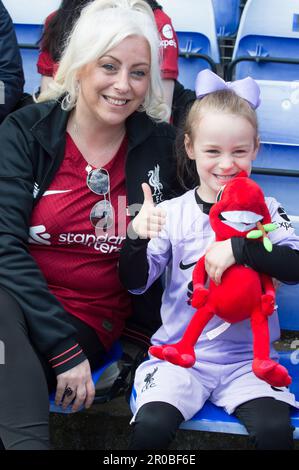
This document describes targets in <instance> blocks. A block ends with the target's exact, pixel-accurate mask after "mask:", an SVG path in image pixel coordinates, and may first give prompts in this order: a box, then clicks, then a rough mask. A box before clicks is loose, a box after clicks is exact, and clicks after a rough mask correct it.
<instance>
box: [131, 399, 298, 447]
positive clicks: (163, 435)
mask: <svg viewBox="0 0 299 470" xmlns="http://www.w3.org/2000/svg"><path fill="white" fill-rule="evenodd" d="M235 415H236V416H237V417H238V418H239V419H240V421H241V422H242V423H243V424H244V426H245V427H246V429H247V431H248V433H249V435H250V438H251V439H252V441H253V443H254V446H255V448H256V449H260V450H262V449H263V450H266V449H268V450H277V449H292V448H293V429H292V427H291V424H290V407H289V405H288V404H287V403H284V402H282V401H277V400H275V399H274V398H270V397H265V398H256V399H255V400H250V401H248V402H246V403H243V404H242V405H240V406H238V408H237V409H236V410H235ZM183 421H184V418H183V415H182V414H181V412H180V411H179V410H178V409H177V408H175V407H174V406H173V405H170V404H169V403H164V402H160V401H156V402H151V403H146V404H145V405H143V406H142V407H141V408H140V409H139V411H138V413H137V415H136V419H135V423H134V424H133V426H134V427H133V435H132V438H131V442H130V445H129V449H130V450H151V449H156V450H158V449H160V450H161V449H164V450H165V449H167V448H168V446H169V444H170V443H171V441H172V440H173V439H174V437H175V434H176V431H177V430H178V428H179V426H180V424H181V423H182V422H183Z"/></svg>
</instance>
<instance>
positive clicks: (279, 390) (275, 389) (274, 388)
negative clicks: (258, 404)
mask: <svg viewBox="0 0 299 470" xmlns="http://www.w3.org/2000/svg"><path fill="white" fill-rule="evenodd" d="M271 388H272V390H274V391H275V392H284V390H281V389H280V388H277V387H274V386H273V385H271Z"/></svg>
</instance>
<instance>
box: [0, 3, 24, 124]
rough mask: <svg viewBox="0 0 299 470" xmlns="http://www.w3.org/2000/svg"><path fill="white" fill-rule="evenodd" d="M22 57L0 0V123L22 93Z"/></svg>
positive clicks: (7, 15)
mask: <svg viewBox="0 0 299 470" xmlns="http://www.w3.org/2000/svg"><path fill="white" fill-rule="evenodd" d="M23 86H24V74H23V68H22V59H21V55H20V52H19V48H18V44H17V38H16V35H15V32H14V28H13V24H12V21H11V18H10V16H9V14H8V12H7V10H6V8H5V7H4V5H3V3H2V1H1V0H0V123H1V122H2V121H3V119H4V118H5V117H6V116H7V115H8V114H9V113H10V112H11V111H12V110H13V109H14V108H15V107H16V105H17V103H18V101H19V100H20V98H21V96H22V94H23Z"/></svg>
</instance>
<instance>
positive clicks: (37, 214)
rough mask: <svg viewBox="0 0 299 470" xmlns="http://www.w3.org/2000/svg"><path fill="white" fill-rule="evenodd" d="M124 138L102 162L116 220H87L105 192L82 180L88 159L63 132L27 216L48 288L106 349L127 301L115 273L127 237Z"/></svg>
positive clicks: (117, 332)
mask: <svg viewBox="0 0 299 470" xmlns="http://www.w3.org/2000/svg"><path fill="white" fill-rule="evenodd" d="M126 148H127V140H126V138H125V139H124V141H123V142H122V144H121V146H120V148H119V150H118V152H117V154H116V155H115V156H114V158H113V159H112V160H111V161H110V162H109V163H108V164H107V165H105V167H104V168H105V169H106V170H107V171H108V173H109V176H110V199H111V203H112V206H113V208H114V220H115V224H114V225H113V226H112V227H111V228H110V229H108V231H107V232H104V231H102V230H97V233H95V229H94V227H93V226H92V225H91V223H90V211H91V208H92V207H93V206H94V204H96V203H97V202H98V201H100V200H102V199H103V196H98V195H97V194H94V193H93V192H92V191H90V190H89V188H88V187H87V184H86V177H87V170H86V167H87V162H86V160H85V159H84V158H83V156H82V155H81V153H80V151H79V150H78V148H77V147H76V145H75V144H74V142H73V140H72V139H71V137H70V136H69V135H68V134H67V139H66V149H65V158H64V160H63V162H62V164H61V166H60V168H59V170H58V172H57V174H56V176H55V178H54V180H53V181H52V183H51V185H50V187H49V188H48V190H47V191H46V192H45V193H44V194H43V196H42V197H41V199H40V201H39V202H38V203H37V205H36V207H35V209H34V211H33V213H32V218H31V227H30V238H29V249H30V252H31V255H32V256H33V257H34V259H35V260H36V262H37V264H38V265H39V267H40V269H41V271H42V273H43V275H44V276H45V278H46V280H47V282H48V286H49V289H50V290H51V291H52V292H53V294H54V295H55V297H56V298H57V299H58V300H59V301H60V302H61V304H62V305H63V307H64V308H65V310H66V311H67V312H69V313H70V314H72V315H75V316H77V317H79V318H80V319H81V320H83V321H84V322H86V323H87V324H88V325H90V326H91V327H93V328H94V329H95V330H96V332H97V333H98V335H99V337H100V339H101V341H102V343H103V344H104V346H105V347H106V348H107V349H108V348H109V347H110V346H111V345H112V343H113V342H114V340H115V339H116V338H118V337H119V335H120V333H121V331H122V329H123V326H124V321H125V319H126V318H127V317H128V316H129V315H130V313H131V302H130V297H129V294H128V293H127V291H126V290H125V289H124V288H123V287H122V285H121V283H120V281H119V278H118V272H117V263H118V259H119V252H120V249H121V246H122V244H123V241H124V239H125V236H126V227H127V224H128V223H129V217H128V216H127V215H126V214H127V212H126V207H127V196H126V188H125V154H126Z"/></svg>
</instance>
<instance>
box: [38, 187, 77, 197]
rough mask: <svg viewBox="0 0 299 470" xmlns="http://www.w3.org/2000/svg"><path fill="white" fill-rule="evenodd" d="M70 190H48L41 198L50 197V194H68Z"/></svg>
mask: <svg viewBox="0 0 299 470" xmlns="http://www.w3.org/2000/svg"><path fill="white" fill-rule="evenodd" d="M70 191H71V189H57V190H56V189H50V190H49V191H45V192H44V194H43V196H51V195H52V194H61V193H69V192H70Z"/></svg>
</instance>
